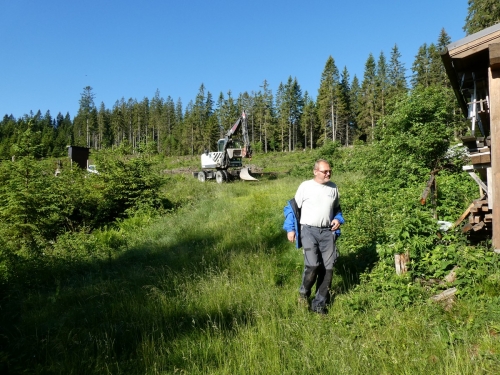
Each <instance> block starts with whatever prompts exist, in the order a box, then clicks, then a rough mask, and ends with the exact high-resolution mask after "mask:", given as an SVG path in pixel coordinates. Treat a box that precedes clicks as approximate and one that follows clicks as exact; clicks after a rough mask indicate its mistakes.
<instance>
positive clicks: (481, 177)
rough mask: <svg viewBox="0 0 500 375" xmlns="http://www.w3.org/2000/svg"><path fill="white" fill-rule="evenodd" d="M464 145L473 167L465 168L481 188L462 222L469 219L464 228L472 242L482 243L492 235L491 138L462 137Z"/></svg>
mask: <svg viewBox="0 0 500 375" xmlns="http://www.w3.org/2000/svg"><path fill="white" fill-rule="evenodd" d="M462 142H463V145H464V146H466V147H467V149H468V154H469V157H470V163H471V165H466V166H464V167H463V169H464V171H467V172H468V173H469V175H470V177H471V178H472V179H474V180H475V181H476V183H477V184H478V186H479V188H480V196H482V197H481V198H479V199H475V200H474V201H473V202H472V204H471V205H470V206H469V207H468V208H467V210H466V211H465V212H464V214H462V216H461V217H460V219H459V220H460V221H462V220H464V219H465V218H466V217H467V216H468V217H469V220H468V223H466V224H465V225H464V226H463V227H462V232H464V233H467V235H468V236H469V238H470V239H471V240H477V241H481V240H484V239H485V238H486V237H490V236H491V234H492V219H493V214H492V210H491V208H492V203H491V202H489V201H488V196H491V191H490V190H491V189H490V188H489V186H488V185H490V184H489V183H488V181H489V180H490V179H491V138H490V136H488V137H474V136H465V137H462Z"/></svg>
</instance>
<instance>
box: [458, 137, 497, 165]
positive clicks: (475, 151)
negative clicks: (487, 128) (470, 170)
mask: <svg viewBox="0 0 500 375" xmlns="http://www.w3.org/2000/svg"><path fill="white" fill-rule="evenodd" d="M462 143H463V145H464V146H466V147H467V148H468V150H469V155H470V161H471V164H472V165H476V164H486V163H490V162H491V138H490V136H488V137H486V138H485V137H473V136H466V137H462Z"/></svg>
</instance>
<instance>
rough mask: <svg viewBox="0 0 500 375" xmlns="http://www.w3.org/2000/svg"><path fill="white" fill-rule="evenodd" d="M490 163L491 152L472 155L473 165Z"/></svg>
mask: <svg viewBox="0 0 500 375" xmlns="http://www.w3.org/2000/svg"><path fill="white" fill-rule="evenodd" d="M490 161H491V155H490V152H489V151H488V152H481V153H477V154H471V155H470V162H471V163H472V164H482V163H489V162H490Z"/></svg>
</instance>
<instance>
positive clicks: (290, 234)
mask: <svg viewBox="0 0 500 375" xmlns="http://www.w3.org/2000/svg"><path fill="white" fill-rule="evenodd" d="M286 236H287V237H288V241H290V242H295V232H294V231H291V232H287V233H286Z"/></svg>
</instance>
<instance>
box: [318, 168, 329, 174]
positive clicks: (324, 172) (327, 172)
mask: <svg viewBox="0 0 500 375" xmlns="http://www.w3.org/2000/svg"><path fill="white" fill-rule="evenodd" d="M316 170H317V171H318V172H321V173H323V174H324V175H326V174H332V170H331V169H328V170H326V171H320V170H319V169H316Z"/></svg>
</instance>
